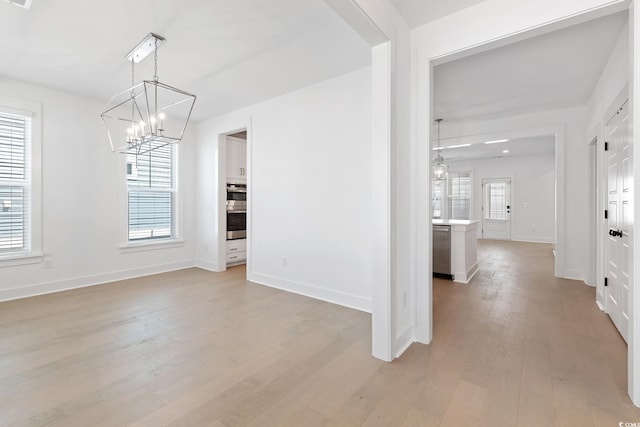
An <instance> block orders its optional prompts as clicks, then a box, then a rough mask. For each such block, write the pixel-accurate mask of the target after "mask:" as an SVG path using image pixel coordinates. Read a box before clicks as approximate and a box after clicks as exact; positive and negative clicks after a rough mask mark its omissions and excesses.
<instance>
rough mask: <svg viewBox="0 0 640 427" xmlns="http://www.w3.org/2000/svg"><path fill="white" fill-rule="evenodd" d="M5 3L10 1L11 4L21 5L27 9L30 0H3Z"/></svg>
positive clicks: (29, 5)
mask: <svg viewBox="0 0 640 427" xmlns="http://www.w3.org/2000/svg"><path fill="white" fill-rule="evenodd" d="M5 1H6V2H7V3H11V4H12V5H15V6H18V7H22V8H24V9H29V8H30V7H31V1H32V0H5Z"/></svg>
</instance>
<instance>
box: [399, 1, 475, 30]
mask: <svg viewBox="0 0 640 427" xmlns="http://www.w3.org/2000/svg"><path fill="white" fill-rule="evenodd" d="M483 1H484V0H391V2H392V3H393V5H394V6H395V7H396V9H397V10H398V12H400V14H401V15H402V17H403V18H404V20H405V21H406V22H407V24H409V26H410V27H411V28H415V27H419V26H420V25H423V24H426V23H428V22H431V21H435V20H436V19H438V18H442V17H443V16H446V15H451V14H452V13H455V12H458V11H459V10H462V9H466V8H468V7H470V6H473V5H475V4H478V3H482V2H483Z"/></svg>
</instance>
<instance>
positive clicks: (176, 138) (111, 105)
mask: <svg viewBox="0 0 640 427" xmlns="http://www.w3.org/2000/svg"><path fill="white" fill-rule="evenodd" d="M164 41H165V39H164V37H162V36H159V35H157V34H154V33H149V35H148V36H147V37H145V39H144V40H142V41H141V42H140V43H138V45H137V46H136V47H135V48H133V50H131V51H130V52H129V53H128V54H127V55H126V58H127V60H128V61H129V62H130V63H131V87H130V88H128V89H126V90H124V91H122V92H120V93H118V94H117V95H114V96H113V97H112V98H111V100H110V101H109V102H108V103H107V105H106V106H105V107H104V110H102V114H100V118H101V119H102V122H103V123H104V125H105V127H106V129H107V136H108V138H109V143H110V144H111V151H113V152H118V153H125V154H134V155H139V154H143V153H147V152H149V151H151V150H154V149H156V148H160V147H163V146H165V145H167V144H173V143H177V142H180V141H181V140H182V136H183V135H184V131H185V129H186V127H187V123H188V122H189V118H190V117H191V111H192V110H193V104H194V103H195V101H196V96H195V95H193V94H191V93H188V92H185V91H183V90H181V89H177V88H175V87H173V86H169V85H167V84H165V83H162V82H160V80H159V79H158V47H159V46H160V44H161V43H162V42H164ZM151 53H153V56H154V68H153V79H152V80H143V81H142V82H140V83H138V84H136V83H135V81H134V77H135V74H134V69H135V64H136V63H138V62H140V61H142V60H143V59H144V58H145V57H146V56H147V55H149V54H151Z"/></svg>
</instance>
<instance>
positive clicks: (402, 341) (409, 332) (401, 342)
mask: <svg viewBox="0 0 640 427" xmlns="http://www.w3.org/2000/svg"><path fill="white" fill-rule="evenodd" d="M413 330H414V327H413V326H409V327H408V328H407V329H405V331H404V332H403V333H401V334H400V335H399V336H397V337H396V339H395V342H394V346H393V348H394V351H395V356H394V357H395V358H396V359H397V358H398V357H400V356H402V354H403V353H404V352H405V351H407V349H408V348H409V347H410V346H411V344H413V343H414V342H415V341H416V340H415V337H414V334H413ZM396 349H397V350H396Z"/></svg>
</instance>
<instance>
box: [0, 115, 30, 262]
mask: <svg viewBox="0 0 640 427" xmlns="http://www.w3.org/2000/svg"><path fill="white" fill-rule="evenodd" d="M30 133H31V117H28V116H23V115H19V114H9V113H5V112H2V110H0V257H2V256H16V255H29V253H30V251H31V239H30V233H31V226H30V212H31V209H30V201H31V171H30V164H31V162H30V142H31V136H30Z"/></svg>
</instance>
